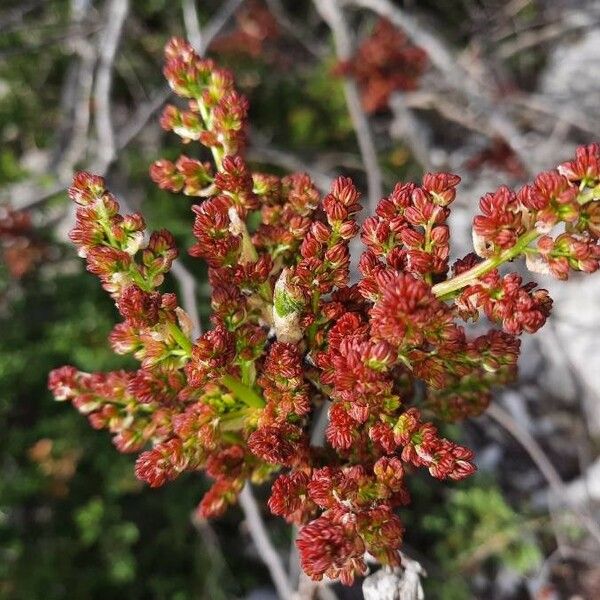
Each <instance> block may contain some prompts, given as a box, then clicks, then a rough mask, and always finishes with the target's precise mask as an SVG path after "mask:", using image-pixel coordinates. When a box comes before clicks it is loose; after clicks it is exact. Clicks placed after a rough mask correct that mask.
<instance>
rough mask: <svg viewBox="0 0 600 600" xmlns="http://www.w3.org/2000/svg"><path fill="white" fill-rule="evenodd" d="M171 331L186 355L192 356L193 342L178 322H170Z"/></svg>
mask: <svg viewBox="0 0 600 600" xmlns="http://www.w3.org/2000/svg"><path fill="white" fill-rule="evenodd" d="M169 333H170V334H171V335H172V336H173V338H174V339H175V341H176V342H177V343H178V344H179V345H180V346H181V348H182V349H183V350H184V351H185V353H186V355H187V356H190V355H191V354H192V342H191V341H190V340H189V338H188V337H187V336H186V335H185V334H184V333H183V331H181V329H180V327H179V325H177V324H176V323H169Z"/></svg>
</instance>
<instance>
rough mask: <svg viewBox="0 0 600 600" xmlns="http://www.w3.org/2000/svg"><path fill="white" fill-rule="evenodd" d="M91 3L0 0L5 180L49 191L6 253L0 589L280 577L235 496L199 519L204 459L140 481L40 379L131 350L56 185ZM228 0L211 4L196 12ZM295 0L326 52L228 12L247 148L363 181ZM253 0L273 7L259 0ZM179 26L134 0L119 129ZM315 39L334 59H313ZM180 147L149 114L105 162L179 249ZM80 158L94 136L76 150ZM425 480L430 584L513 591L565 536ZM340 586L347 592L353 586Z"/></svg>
mask: <svg viewBox="0 0 600 600" xmlns="http://www.w3.org/2000/svg"><path fill="white" fill-rule="evenodd" d="M77 4H78V2H77V1H76V0H72V1H70V0H47V1H43V2H36V1H28V0H22V2H17V3H15V2H8V1H7V0H5V1H4V2H0V188H5V189H11V190H12V191H13V196H12V197H9V198H4V199H3V200H4V201H6V200H8V201H10V202H13V203H14V204H15V205H16V206H20V204H19V200H20V198H19V196H18V191H19V189H21V188H19V184H20V183H22V182H29V183H31V182H34V183H35V184H37V185H39V186H40V187H41V189H42V190H44V189H47V191H48V194H47V195H48V198H45V199H44V202H43V203H41V202H39V203H38V202H36V203H35V210H34V211H33V212H32V213H31V235H30V234H29V233H27V232H26V233H25V234H24V237H25V238H26V241H27V243H28V244H29V246H27V247H29V248H31V247H35V248H37V249H38V250H39V251H38V252H37V253H36V254H35V256H33V257H32V259H31V261H30V263H28V268H27V269H26V272H25V273H23V274H21V273H19V276H18V277H15V274H14V273H13V272H12V271H11V268H10V264H9V263H8V261H5V262H3V263H2V264H1V265H0V433H1V434H0V597H1V598H7V599H13V598H14V599H23V600H38V599H40V598H44V599H46V600H55V599H56V600H58V599H62V598H73V599H80V598H81V599H87V598H90V599H91V598H98V599H100V598H103V599H107V598H110V599H112V598H129V599H132V600H133V599H136V598H139V599H142V598H156V599H165V600H166V599H169V600H188V599H190V600H191V599H206V600H220V599H227V598H242V597H247V596H248V595H249V594H251V593H252V592H253V591H254V593H256V590H260V589H265V588H269V587H270V582H269V578H268V574H267V572H266V569H265V568H264V567H263V565H262V563H261V562H260V560H259V559H258V557H257V555H256V553H255V552H254V551H253V549H252V547H251V544H250V542H249V538H248V536H247V535H246V533H245V531H244V526H243V523H241V517H240V514H239V512H237V511H236V510H232V511H230V512H229V514H228V515H227V516H226V517H224V518H222V519H220V520H218V521H217V522H215V523H213V524H212V528H213V529H211V530H209V529H207V528H206V526H205V525H204V524H202V523H194V522H193V519H192V516H191V515H192V513H193V510H194V508H195V506H196V504H197V502H198V500H199V499H200V497H201V495H202V493H203V490H204V489H205V482H204V481H203V480H202V478H201V477H200V476H192V475H187V476H185V477H180V478H179V479H178V480H177V481H175V482H174V483H171V484H169V485H168V486H165V487H164V488H161V489H159V490H150V489H146V488H144V487H143V486H142V484H140V483H139V482H138V481H137V480H136V479H135V477H134V474H133V468H132V467H133V459H132V457H130V456H127V455H120V454H118V453H117V452H116V451H115V449H114V448H113V447H112V446H111V444H110V442H109V439H108V435H106V434H105V433H101V432H97V431H93V430H91V429H90V427H89V425H88V423H87V422H86V420H85V419H84V418H83V417H82V416H80V415H79V414H78V413H77V412H76V411H74V410H73V409H72V408H71V407H69V406H66V405H64V404H60V403H55V402H53V401H52V399H51V396H50V394H49V393H48V391H47V390H46V376H47V373H48V372H49V371H50V370H51V369H52V368H55V367H58V366H61V365H63V364H74V365H76V366H77V367H78V368H80V369H82V370H86V371H94V370H106V369H114V368H120V367H127V366H128V363H127V361H125V360H124V359H122V358H120V357H117V356H115V355H114V354H113V353H112V352H111V351H110V349H109V347H108V343H107V341H106V336H107V334H108V332H109V331H110V329H111V327H112V324H113V323H114V321H115V318H116V311H115V309H114V307H113V306H112V303H111V301H110V299H109V298H108V297H107V296H106V294H104V293H103V292H102V290H101V289H100V286H99V284H98V283H97V281H96V279H95V278H94V277H92V276H91V275H89V274H87V273H86V272H85V271H84V267H83V263H82V261H80V260H78V259H77V258H76V256H75V252H74V250H73V248H72V247H71V246H70V245H68V244H67V243H66V237H65V231H66V230H67V228H68V223H69V215H68V211H67V209H66V206H67V205H66V202H65V194H64V193H63V192H61V193H53V191H52V190H53V188H52V185H53V182H52V173H53V167H55V166H56V164H57V160H58V159H57V148H58V149H60V148H62V147H64V144H65V143H66V140H67V138H68V135H69V132H70V128H71V126H72V123H71V122H70V121H69V118H68V117H65V114H64V111H63V108H64V105H65V103H67V102H68V97H67V94H68V90H69V89H71V88H70V87H69V81H70V78H72V77H74V73H73V60H72V59H73V56H74V55H75V54H76V53H77V51H78V50H77V43H81V39H84V40H87V41H88V42H94V40H95V39H96V36H98V35H99V34H101V31H99V27H101V26H102V23H103V21H102V20H101V19H100V18H99V15H100V14H101V11H102V8H103V5H102V3H101V2H94V3H92V4H91V6H90V7H88V9H87V10H88V12H87V14H86V15H85V16H84V18H83V19H82V20H81V21H80V22H79V23H76V24H73V22H72V14H73V11H74V7H76V5H77ZM219 4H220V3H219V2H217V1H216V0H214V1H212V2H199V3H198V11H199V17H200V20H201V22H202V23H206V22H208V20H209V19H210V15H211V14H213V13H214V12H215V10H217V9H218V8H219ZM277 4H279V3H277ZM401 4H402V3H401ZM406 4H407V5H410V4H412V3H410V2H406ZM483 4H485V3H483ZM489 4H492V5H494V6H496V5H498V4H502V3H493V2H491V3H489ZM450 5H452V6H451V7H450ZM465 5H468V2H462V3H461V2H457V3H454V2H453V3H444V2H435V1H427V2H425V1H424V2H423V3H422V6H421V10H422V12H423V13H424V14H426V15H431V14H435V15H436V17H437V19H438V21H446V23H447V28H446V29H445V30H444V33H445V34H446V35H447V37H448V39H449V41H452V42H453V43H456V44H459V45H460V44H464V43H465V41H466V39H470V37H471V36H472V35H474V34H473V31H472V30H470V29H469V27H468V26H467V25H468V24H470V25H471V26H472V27H475V26H476V23H475V24H473V21H472V20H471V21H469V18H470V17H469V15H470V13H469V11H468V10H467V9H466V8H465ZM285 6H286V9H287V10H288V12H289V17H290V18H292V19H295V20H297V22H299V23H302V24H303V25H304V27H305V29H306V31H309V32H311V34H312V35H313V36H314V39H315V40H317V41H318V44H319V48H317V47H316V46H314V47H313V48H312V50H314V53H312V54H311V44H312V39H310V38H304V39H303V40H302V39H299V38H302V37H303V33H302V32H298V34H297V35H296V36H291V35H289V34H287V33H286V32H285V31H283V30H282V29H281V27H280V26H277V25H273V23H270V25H269V22H266V21H264V19H267V20H268V17H265V15H264V14H262V17H261V18H262V19H263V21H262V26H263V31H264V30H265V29H264V28H266V31H267V34H265V35H264V36H263V37H260V36H259V38H260V39H258V40H256V39H255V40H254V41H252V39H250V40H249V39H248V23H247V21H248V18H249V17H248V13H243V14H242V16H241V17H239V16H238V17H237V19H236V18H234V19H233V20H232V22H231V23H230V24H229V25H228V26H227V27H226V28H225V33H224V34H223V35H222V36H221V37H220V38H217V41H216V42H215V44H214V47H213V51H212V53H213V55H215V56H218V58H219V60H220V61H221V62H223V63H225V64H226V65H228V66H229V67H231V68H232V69H233V70H234V72H235V74H236V77H237V80H238V82H239V84H240V87H241V88H242V90H243V91H244V93H246V94H247V95H248V96H249V99H250V102H251V122H252V124H253V130H252V132H251V139H252V140H253V144H252V147H253V154H252V158H253V160H255V161H256V162H257V163H259V164H264V165H268V164H270V165H272V166H271V167H270V168H272V170H273V171H275V172H284V171H285V170H286V168H285V164H284V163H285V160H284V161H279V163H278V162H277V161H273V160H272V159H271V158H270V157H268V156H267V157H265V158H261V152H260V149H261V147H266V146H269V147H275V148H285V150H286V151H289V152H293V153H294V154H295V155H296V156H299V157H304V159H308V158H311V157H314V156H315V155H316V154H317V153H318V154H319V157H320V161H321V162H322V163H323V164H330V165H335V166H338V167H339V166H341V167H342V168H343V171H344V172H345V173H347V174H349V175H352V176H353V177H355V178H356V179H357V180H358V182H359V184H361V185H363V187H364V183H365V181H364V173H363V171H362V168H361V166H360V164H359V160H358V158H357V157H358V151H357V145H356V140H355V136H354V131H353V128H352V124H351V121H350V119H349V116H348V113H347V109H346V104H345V99H344V95H343V91H342V86H341V83H340V80H339V79H336V78H335V77H333V76H332V68H333V66H334V59H333V55H332V53H331V52H330V46H329V38H328V36H327V32H326V30H325V29H324V28H323V25H322V24H321V23H319V21H318V20H317V19H316V17H315V14H314V11H313V12H311V11H310V3H309V2H304V1H299V2H287V3H285ZM524 6H525V10H524V11H523V12H522V13H520V14H519V18H520V19H521V21H520V23H521V24H522V25H523V26H525V25H526V24H527V22H528V20H530V19H535V18H536V14H537V13H536V3H534V2H530V3H524ZM252 7H253V9H252V10H255V11H258V10H259V9H260V10H263V11H264V10H265V6H264V5H263V4H262V3H260V2H254V3H252ZM257 7H258V8H257ZM244 14H245V16H244ZM250 16H252V14H251V13H250ZM244 19H246V21H244ZM259 25H261V23H260V22H259V24H258V25H257V27H258V26H259ZM371 25H372V24H371ZM269 26H271V29H269ZM244 32H246V33H245V34H244ZM250 32H252V28H250ZM171 35H184V30H183V24H182V17H181V10H180V7H179V3H178V2H172V1H171V0H144V1H137V0H135V1H134V2H132V11H131V14H130V16H129V17H128V20H127V23H126V29H125V32H124V36H123V40H122V43H121V46H120V49H119V53H118V57H117V60H116V63H115V64H116V75H115V79H114V88H113V97H114V108H115V122H116V123H117V126H118V127H123V126H125V125H126V124H127V123H128V120H129V119H130V118H131V116H132V109H131V107H132V106H136V105H138V104H140V103H143V102H145V101H148V100H149V99H150V98H151V97H152V94H153V93H154V92H155V91H156V90H160V89H161V88H162V87H163V86H164V82H163V79H162V75H161V61H162V48H163V46H164V43H165V41H166V40H167V39H168V38H169V37H170V36H171ZM251 37H252V36H251V35H250V38H251ZM78 40H79V41H78ZM307 46H308V47H307ZM323 49H324V50H323ZM317 50H318V52H317ZM319 53H320V54H321V55H322V56H323V58H322V59H319V58H316V57H315V54H319ZM540 60H541V58H540V55H539V54H538V55H536V56H535V57H534V58H533V59H528V61H525V62H523V61H516V63H515V65H514V72H515V78H516V79H517V80H524V79H526V77H527V74H528V73H531V72H532V70H535V69H536V68H537V66H538V64H539V61H540ZM90 110H91V111H92V113H93V104H92V105H91V106H90ZM384 123H385V115H384V116H383V117H382V116H378V117H376V119H375V121H374V126H375V128H376V132H377V131H380V130H381V128H382V127H383V126H384ZM378 149H379V151H380V159H381V164H382V165H383V169H384V176H385V179H386V186H388V187H389V186H390V185H391V184H392V183H393V181H395V180H400V179H404V178H412V177H414V176H418V174H419V172H420V167H419V166H418V164H417V163H416V162H414V161H413V160H412V159H411V157H410V153H409V151H408V150H407V148H406V147H404V146H403V144H402V143H401V142H398V141H393V140H392V139H387V138H386V139H385V140H382V141H381V142H380V143H379V144H378ZM92 150H93V148H92ZM194 151H195V149H191V150H190V152H191V153H192V154H193V152H194ZM88 152H91V151H90V150H89V149H88ZM179 152H180V147H179V143H178V140H177V139H175V137H174V136H171V135H167V134H165V133H164V132H162V131H161V130H160V128H159V125H158V115H154V116H153V117H151V119H150V120H149V124H148V126H147V127H146V128H144V129H143V130H142V131H141V132H140V134H139V135H138V136H137V137H135V138H134V139H133V141H132V142H131V144H129V145H128V146H127V147H126V148H124V149H123V150H122V151H121V152H120V153H119V157H118V161H116V163H115V164H114V165H113V166H112V167H111V170H110V179H111V184H112V186H113V187H114V190H115V192H116V193H117V196H119V194H121V193H125V194H126V196H127V200H128V202H129V203H130V204H131V205H132V206H134V207H135V208H139V209H141V210H142V211H143V213H144V215H145V216H146V218H147V221H148V224H149V227H150V228H155V227H166V228H168V229H170V230H171V231H172V232H173V233H174V234H175V236H176V238H177V240H178V243H179V245H180V248H182V249H185V248H187V247H189V246H190V245H191V223H192V215H191V212H190V204H189V202H188V201H187V200H186V199H185V198H181V197H172V196H170V195H169V194H167V193H165V192H162V191H160V190H158V189H157V188H156V187H155V186H154V185H153V184H152V183H151V182H150V181H149V178H148V176H147V171H148V166H149V164H150V163H151V162H152V161H153V160H155V159H157V158H159V157H168V158H172V157H175V156H177V155H178V154H179ZM86 160H87V156H86V154H85V152H84V154H82V155H81V156H78V157H77V160H76V162H75V165H74V166H82V165H84V164H86ZM49 173H50V175H49ZM11 186H12V187H11ZM0 210H2V209H0ZM182 257H183V261H184V262H185V264H186V265H187V266H188V268H189V269H190V270H191V271H192V273H194V275H195V276H196V277H197V280H198V281H199V282H200V286H199V293H200V297H199V301H200V305H201V307H202V310H203V315H202V316H203V319H204V321H205V322H206V321H207V315H208V307H207V297H208V293H207V287H206V286H207V284H206V283H205V281H206V273H205V270H204V269H203V267H202V266H201V265H199V264H198V262H197V261H192V260H190V259H189V257H187V256H186V254H185V252H182ZM411 491H412V493H413V495H414V508H415V509H414V510H413V509H411V511H410V514H407V515H406V519H407V521H406V525H407V549H406V551H407V553H408V554H409V555H411V556H413V557H414V558H416V559H418V560H422V562H423V565H424V566H425V568H426V569H427V570H428V572H429V577H428V578H427V579H426V580H425V588H426V593H427V597H428V598H440V599H442V600H463V599H467V598H471V597H473V594H474V592H473V583H474V582H475V583H477V585H478V587H479V589H480V590H481V589H484V590H485V589H487V588H486V584H485V581H487V580H486V577H487V578H488V579H490V578H491V579H493V574H494V573H497V572H499V571H500V570H503V571H510V572H511V573H512V577H513V579H514V580H515V581H516V582H517V583H516V584H515V585H513V587H512V591H511V595H510V596H506V597H507V598H508V597H510V598H521V597H528V595H527V593H526V589H525V587H524V585H523V581H522V580H520V579H519V577H520V576H522V575H525V574H527V573H529V572H532V571H535V570H536V569H538V568H539V567H540V564H541V562H542V560H543V558H544V556H545V555H547V554H548V553H549V552H550V551H551V550H552V535H551V534H550V533H549V532H550V525H549V522H548V518H547V517H545V516H544V515H540V514H539V513H538V514H536V513H535V512H533V511H531V510H529V509H528V507H527V506H526V503H525V502H522V498H519V497H518V496H515V495H513V496H512V497H510V498H509V497H508V496H507V494H506V493H505V492H504V491H503V490H502V489H501V488H500V486H499V484H498V483H495V481H494V479H493V478H491V477H490V476H480V477H476V478H474V479H473V480H472V481H471V482H469V483H467V484H461V485H460V486H457V485H451V484H450V485H448V484H444V485H437V484H436V482H433V481H431V480H428V481H427V482H426V483H425V482H423V485H419V482H417V484H416V485H415V486H414V489H413V490H411ZM265 496H266V494H265ZM267 518H268V516H267ZM269 527H270V528H271V532H272V535H273V536H274V538H275V540H276V542H277V543H278V545H279V546H280V548H281V549H282V552H287V551H288V549H289V545H290V541H291V532H289V531H288V530H287V529H285V527H284V526H283V525H282V524H281V523H279V522H278V521H275V520H272V521H269ZM215 534H216V535H215ZM482 582H483V583H482ZM336 591H337V592H338V594H339V597H340V598H345V597H347V598H352V597H357V596H356V594H355V593H354V592H351V591H346V592H342V591H341V590H336ZM353 593H354V595H352V594H353ZM344 594H345V595H344ZM257 597H258V596H257ZM265 597H266V596H265ZM481 597H482V598H491V597H492V595H482V596H481Z"/></svg>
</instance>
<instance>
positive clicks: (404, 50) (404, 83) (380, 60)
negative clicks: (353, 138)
mask: <svg viewBox="0 0 600 600" xmlns="http://www.w3.org/2000/svg"><path fill="white" fill-rule="evenodd" d="M426 68H427V53H426V52H425V51H424V50H423V49H422V48H419V47H418V46H413V45H412V44H411V43H410V41H409V40H408V38H407V37H406V35H405V34H404V33H403V32H402V31H400V30H399V29H397V28H396V27H394V25H392V23H390V22H389V21H388V20H386V19H380V20H379V21H377V23H376V24H375V28H374V29H373V32H372V33H371V35H370V36H369V37H368V38H367V39H365V40H364V42H363V43H362V44H361V46H360V47H359V49H358V51H357V52H356V54H355V55H354V57H353V58H352V59H351V60H349V61H347V62H343V63H340V64H339V65H338V66H337V67H336V73H337V74H338V75H345V76H350V77H354V78H355V79H356V81H357V82H358V85H359V86H360V89H361V93H362V104H363V107H364V109H365V110H366V111H367V112H369V113H374V112H378V111H381V110H385V109H386V108H387V106H388V101H389V99H390V96H391V95H392V94H393V93H394V92H398V91H410V90H414V89H416V88H417V87H418V84H419V79H420V78H421V76H422V75H423V72H424V71H425V69H426Z"/></svg>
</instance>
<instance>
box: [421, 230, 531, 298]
mask: <svg viewBox="0 0 600 600" xmlns="http://www.w3.org/2000/svg"><path fill="white" fill-rule="evenodd" d="M539 235H540V234H539V232H538V231H536V230H535V229H534V230H532V231H529V232H527V233H526V234H524V235H522V236H521V237H520V238H519V239H518V240H517V243H516V244H515V245H514V246H512V248H508V249H507V250H504V251H503V252H500V254H498V255H496V256H491V257H490V258H487V259H486V260H484V261H483V262H480V263H479V264H478V265H475V266H474V267H473V268H471V269H469V270H468V271H465V272H464V273H461V274H460V275H457V276H456V277H453V278H452V279H448V281H442V282H441V283H437V284H436V285H434V286H433V288H432V290H433V293H434V294H435V295H436V296H437V297H438V298H440V299H442V300H448V299H449V298H451V297H452V296H453V294H454V292H457V291H458V290H461V289H462V288H464V287H466V286H467V285H469V284H471V283H473V281H475V280H476V279H478V278H479V277H481V276H482V275H485V274H486V273H488V272H489V271H491V270H492V269H495V268H496V267H497V266H499V265H501V264H502V263H505V262H507V261H509V260H512V259H513V258H515V257H517V256H518V255H519V254H521V253H522V252H523V251H524V250H525V249H526V248H527V246H529V244H531V242H533V241H534V240H535V239H536V238H537V237H539Z"/></svg>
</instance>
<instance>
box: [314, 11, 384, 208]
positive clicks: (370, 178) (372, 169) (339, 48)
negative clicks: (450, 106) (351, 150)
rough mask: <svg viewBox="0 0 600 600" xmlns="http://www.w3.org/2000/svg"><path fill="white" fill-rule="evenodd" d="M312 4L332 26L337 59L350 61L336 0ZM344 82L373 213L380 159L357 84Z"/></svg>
mask: <svg viewBox="0 0 600 600" xmlns="http://www.w3.org/2000/svg"><path fill="white" fill-rule="evenodd" d="M314 4H315V7H316V8H317V10H318V11H319V13H320V14H321V16H322V17H323V19H324V20H325V22H326V23H327V24H328V25H329V28H330V29H331V32H332V34H333V40H334V44H335V50H336V54H337V56H338V58H339V59H340V60H349V59H350V58H352V52H353V49H352V39H351V36H350V31H349V29H348V25H347V23H346V20H345V17H344V14H343V13H342V10H341V9H340V7H339V6H338V4H337V2H336V0H314ZM343 85H344V94H345V96H346V104H347V105H348V112H349V113H350V118H351V119H352V124H353V126H354V131H355V133H356V138H357V140H358V146H359V148H360V153H361V156H362V159H363V162H364V164H365V170H366V172H367V185H368V188H369V189H368V196H369V206H368V207H367V208H368V209H369V211H368V212H373V211H374V210H375V206H376V205H377V202H379V200H380V199H381V197H382V196H383V184H382V180H383V178H382V175H381V170H380V168H379V161H378V160H377V150H376V148H375V142H374V140H373V134H372V132H371V127H370V125H369V120H368V118H367V116H366V115H365V113H364V111H363V108H362V104H361V99H360V94H359V91H358V85H357V84H356V82H355V81H354V80H353V79H350V78H345V79H344V84H343Z"/></svg>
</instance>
